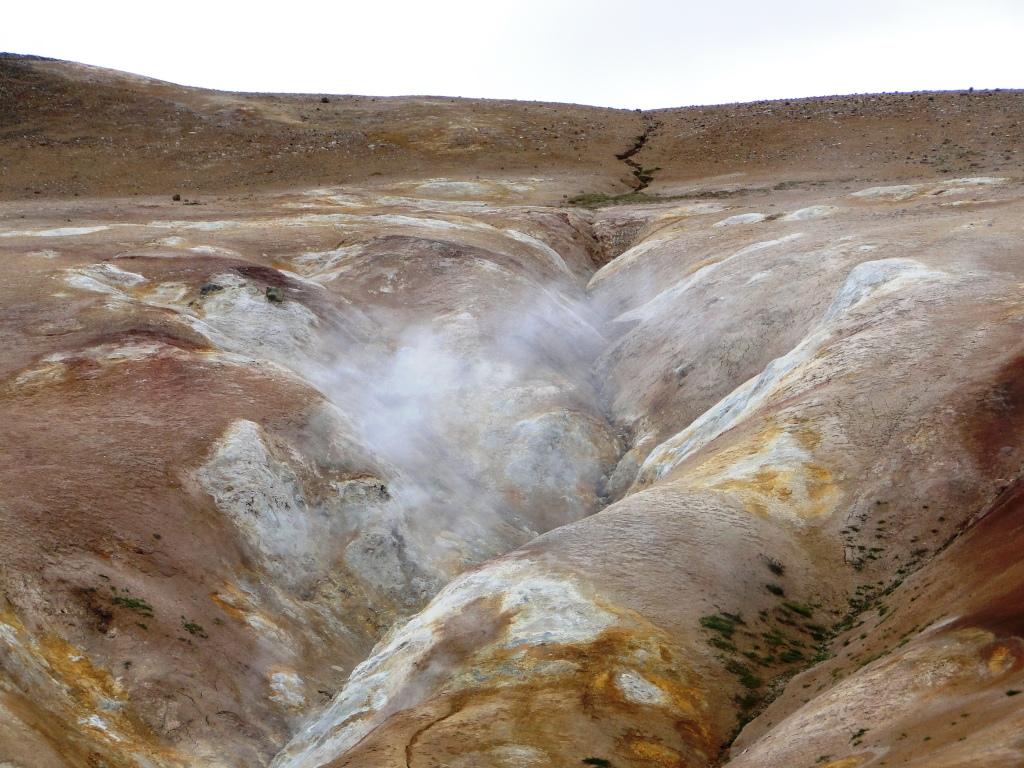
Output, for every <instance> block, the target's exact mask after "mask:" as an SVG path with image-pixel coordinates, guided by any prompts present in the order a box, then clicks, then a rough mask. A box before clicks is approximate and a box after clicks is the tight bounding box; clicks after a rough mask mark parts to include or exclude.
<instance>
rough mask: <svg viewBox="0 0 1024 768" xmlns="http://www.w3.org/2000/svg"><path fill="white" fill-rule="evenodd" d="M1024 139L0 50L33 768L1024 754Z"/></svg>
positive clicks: (12, 504) (284, 767)
mask: <svg viewBox="0 0 1024 768" xmlns="http://www.w3.org/2000/svg"><path fill="white" fill-rule="evenodd" d="M1022 131H1024V94H1022V93H1020V92H963V93H935V94H902V95H892V94H890V95H873V96H851V97H830V98H825V99H809V100H800V101H790V102H772V103H759V104H747V105H728V106H721V107H702V108H689V109H679V110H660V111H657V112H653V113H635V112H627V111H616V110H604V109H596V108H589V107H580V106H570V105H551V104H525V103H514V102H481V101H470V100H450V99H435V98H401V99H373V98H369V97H352V96H332V95H326V96H322V95H316V96H312V95H311V96H265V95H254V94H226V93H215V92H208V91H201V90H198V89H186V88H181V87H179V86H174V85H171V84H167V83H161V82H157V81H152V80H148V79H145V78H139V77H135V76H129V75H124V74H121V73H111V72H109V71H105V70H97V69H94V68H88V67H84V66H82V65H74V64H69V63H65V62H53V61H49V60H34V59H29V58H24V57H3V58H0V197H2V202H0V258H2V263H3V269H4V273H3V274H4V280H3V286H4V296H5V300H4V302H3V308H2V310H0V334H2V338H3V340H4V342H5V343H4V351H5V354H4V355H3V357H2V358H0V408H2V415H3V418H2V420H0V445H2V446H3V450H2V451H0V766H2V767H3V768H36V767H37V766H38V767H39V768H99V767H100V766H108V767H109V768H121V767H122V766H140V767H143V768H155V767H161V768H162V767H165V766H166V767H167V768H176V767H183V766H218V767H220V766H224V767H227V766H232V767H234V766H273V767H274V768H321V767H323V768H326V767H327V766H332V767H338V766H351V767H352V768H366V767H370V766H381V767H382V768H383V767H387V768H391V767H392V766H399V767H401V768H427V767H428V766H437V767H440V766H447V767H448V768H476V767H477V766H480V767H481V768H483V767H486V768H520V767H530V766H533V767H535V768H546V767H547V766H565V767H569V766H597V767H598V768H602V767H603V768H610V767H614V768H654V767H661V768H703V767H705V766H720V765H727V766H735V767H736V768H753V767H754V766H757V767H758V768H763V767H769V768H804V767H806V768H814V767H815V766H825V767H826V768H861V767H862V766H898V765H907V766H919V767H920V768H925V766H927V768H936V767H942V768H947V767H948V768H953V767H954V766H956V767H957V768H959V767H961V766H982V765H984V766H986V767H988V766H1018V765H1021V764H1024V741H1022V740H1021V736H1020V734H1021V729H1022V727H1024V710H1022V708H1021V701H1022V700H1024V699H1021V698H1018V696H1019V695H1020V694H1021V693H1022V691H1024V620H1022V617H1024V559H1022V558H1021V556H1020V552H1021V551H1022V547H1024V485H1022V484H1021V480H1020V475H1021V469H1022V466H1024V444H1022V436H1024V334H1022V330H1024V293H1022V286H1024V262H1022V259H1021V256H1022V246H1021V243H1022V236H1024V225H1022V222H1024V174H1022V173H1021V167H1020V157H1019V155H1018V150H1019V147H1020V146H1021V138H1022ZM175 197H176V198H177V199H174V198H175Z"/></svg>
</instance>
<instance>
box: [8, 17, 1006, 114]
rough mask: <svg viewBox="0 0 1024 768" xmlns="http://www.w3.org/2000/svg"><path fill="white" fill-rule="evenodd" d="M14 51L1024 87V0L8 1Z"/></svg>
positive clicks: (769, 93)
mask: <svg viewBox="0 0 1024 768" xmlns="http://www.w3.org/2000/svg"><path fill="white" fill-rule="evenodd" d="M3 5H4V7H3V9H2V11H0V50H6V51H11V52H15V53H34V54H38V55H42V56H52V57H55V58H61V59H71V60H74V61H81V62H85V63H88V64H97V65H101V66H106V67H112V68H115V69H121V70H127V71H129V72H135V73H138V74H144V75H149V76H152V77H158V78H161V79H164V80H171V81H173V82H177V83H183V84H186V85H197V86H204V87H208V88H222V89H228V90H246V91H297V92H311V93H358V94H373V95H398V94H438V95H446V96H447V95H451V96H485V97H492V98H515V99H539V100H544V101H566V102H578V103H585V104H599V105H604V106H616V107H631V108H633V107H642V108H653V107H670V106H681V105H687V104H714V103H722V102H731V101H749V100H754V99H765V98H788V97H797V96H819V95H825V94H832V93H863V92H874V91H894V90H901V91H905V90H921V89H956V88H967V87H971V86H973V87H975V88H1022V87H1024V0H774V1H773V2H771V1H767V0H731V1H730V0H700V2H690V1H689V0H685V1H678V2H670V1H669V0H619V1H618V2H612V1H610V0H587V1H585V2H584V1H582V0H581V1H579V2H577V1H576V0H565V1H564V2H559V0H514V1H512V0H447V1H435V2H430V1H429V0H421V2H404V1H403V2H399V1H398V0H371V1H370V2H367V1H366V0H360V2H346V1H345V0H335V2H318V1H315V0H305V1H303V2H293V3H282V2H274V3H263V2H259V0H250V1H249V2H218V0H205V1H204V2H197V1H196V0H160V1H159V2H155V1H154V0H134V1H133V2H116V1H114V0H109V1H107V2H104V1H103V0H93V1H92V2H83V1H82V0H76V1H75V2H67V1H64V0H57V1H54V0H35V1H34V2H32V1H30V2H14V1H13V0H8V2H5V3H4V4H3Z"/></svg>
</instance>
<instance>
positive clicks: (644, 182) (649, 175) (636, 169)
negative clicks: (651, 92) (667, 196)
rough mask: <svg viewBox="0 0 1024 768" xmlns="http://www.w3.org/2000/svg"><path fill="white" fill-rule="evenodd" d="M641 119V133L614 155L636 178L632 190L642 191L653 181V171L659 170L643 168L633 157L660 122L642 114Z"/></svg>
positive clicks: (648, 139)
mask: <svg viewBox="0 0 1024 768" xmlns="http://www.w3.org/2000/svg"><path fill="white" fill-rule="evenodd" d="M643 119H644V130H643V132H642V133H640V134H639V135H637V136H636V138H635V139H633V146H631V147H630V148H629V149H627V150H626V151H625V152H620V153H619V154H617V155H615V157H616V159H618V160H621V161H622V162H624V163H625V164H626V165H628V166H629V169H630V172H631V173H632V175H633V178H634V179H636V186H634V187H633V191H634V192H642V191H643V190H645V189H647V187H649V186H650V184H651V182H652V181H654V173H655V172H656V171H658V170H660V169H659V168H644V167H643V165H641V164H640V163H638V162H637V161H636V160H634V159H633V158H634V157H635V156H636V155H637V154H638V153H639V152H640V150H642V149H643V148H644V147H645V146H647V142H648V141H650V139H651V136H653V135H654V132H655V131H657V130H658V128H659V127H660V126H661V123H659V122H658V121H657V120H655V119H654V118H653V117H651V116H650V115H647V114H644V115H643Z"/></svg>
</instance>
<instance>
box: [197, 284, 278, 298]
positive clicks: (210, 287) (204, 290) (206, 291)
mask: <svg viewBox="0 0 1024 768" xmlns="http://www.w3.org/2000/svg"><path fill="white" fill-rule="evenodd" d="M223 290H224V286H223V285H218V284H217V283H206V284H205V285H203V286H202V287H200V289H199V295H200V296H209V295H210V294H211V293H216V292H217V291H223ZM268 290H269V289H268ZM267 298H270V296H269V294H268V296H267Z"/></svg>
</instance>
